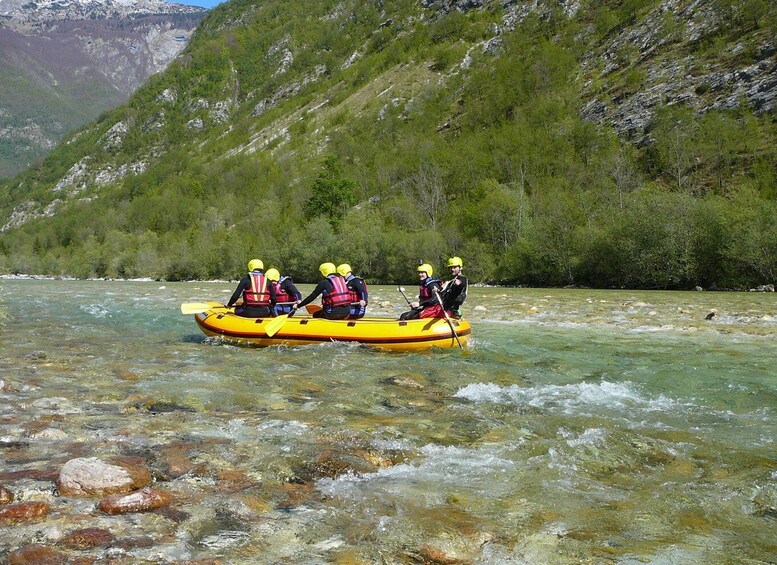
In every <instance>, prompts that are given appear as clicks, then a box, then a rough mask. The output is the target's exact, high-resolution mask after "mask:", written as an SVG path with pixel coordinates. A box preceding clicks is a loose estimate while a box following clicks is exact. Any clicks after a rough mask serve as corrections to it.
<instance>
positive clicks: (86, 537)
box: [60, 528, 113, 549]
mask: <svg viewBox="0 0 777 565" xmlns="http://www.w3.org/2000/svg"><path fill="white" fill-rule="evenodd" d="M111 542H113V535H112V534H111V532H109V531H108V530H106V529H104V528H83V529H81V530H74V531H72V532H70V533H69V534H68V535H66V536H65V537H64V538H63V539H62V541H61V542H60V543H61V544H62V545H64V546H65V547H69V548H72V549H90V548H92V547H106V546H108V545H110V544H111Z"/></svg>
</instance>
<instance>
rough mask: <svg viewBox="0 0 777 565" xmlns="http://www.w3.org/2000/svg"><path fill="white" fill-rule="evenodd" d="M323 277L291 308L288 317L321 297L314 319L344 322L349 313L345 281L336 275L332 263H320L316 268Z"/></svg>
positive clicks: (348, 291) (349, 306)
mask: <svg viewBox="0 0 777 565" xmlns="http://www.w3.org/2000/svg"><path fill="white" fill-rule="evenodd" d="M318 270H319V271H320V272H321V276H322V277H324V280H322V281H321V282H320V283H318V284H317V285H316V288H314V289H313V292H311V293H310V294H309V295H308V296H307V298H305V300H303V301H302V302H297V303H296V304H294V306H292V307H291V312H290V315H293V314H294V313H295V312H296V311H297V309H298V308H301V307H303V306H307V305H308V304H310V303H311V302H313V301H314V300H315V299H316V298H317V297H318V296H319V295H321V306H323V308H321V310H318V311H317V312H314V313H313V317H314V318H326V319H328V320H345V319H346V318H347V317H348V316H349V315H350V313H351V291H350V290H348V287H347V286H346V285H345V279H344V278H343V277H342V276H340V275H339V274H337V269H336V268H335V264H334V263H321V266H320V267H319V268H318Z"/></svg>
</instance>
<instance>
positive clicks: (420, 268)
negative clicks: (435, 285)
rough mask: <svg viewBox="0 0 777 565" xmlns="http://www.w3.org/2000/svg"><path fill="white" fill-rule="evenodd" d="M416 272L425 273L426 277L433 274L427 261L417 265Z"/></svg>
mask: <svg viewBox="0 0 777 565" xmlns="http://www.w3.org/2000/svg"><path fill="white" fill-rule="evenodd" d="M418 272H419V273H426V276H427V277H431V276H432V275H433V274H434V269H432V266H431V265H430V264H429V263H424V264H423V265H418Z"/></svg>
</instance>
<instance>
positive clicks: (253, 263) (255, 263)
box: [248, 259, 264, 271]
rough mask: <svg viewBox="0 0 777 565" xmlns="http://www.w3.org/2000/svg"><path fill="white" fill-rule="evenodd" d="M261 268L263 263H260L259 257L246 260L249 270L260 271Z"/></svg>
mask: <svg viewBox="0 0 777 565" xmlns="http://www.w3.org/2000/svg"><path fill="white" fill-rule="evenodd" d="M262 269H264V263H262V260H261V259H251V260H250V261H249V262H248V270H249V271H261V270H262Z"/></svg>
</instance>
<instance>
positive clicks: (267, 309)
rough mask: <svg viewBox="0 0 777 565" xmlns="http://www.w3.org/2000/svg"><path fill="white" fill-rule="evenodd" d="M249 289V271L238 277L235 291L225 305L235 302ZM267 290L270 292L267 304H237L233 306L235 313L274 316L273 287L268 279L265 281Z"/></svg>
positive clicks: (245, 315)
mask: <svg viewBox="0 0 777 565" xmlns="http://www.w3.org/2000/svg"><path fill="white" fill-rule="evenodd" d="M254 272H258V273H259V274H261V275H263V274H264V273H262V272H261V271H254ZM250 289H251V273H248V274H246V275H243V278H242V279H240V282H239V283H238V285H237V288H236V289H235V292H233V293H232V298H230V299H229V302H227V306H228V307H231V306H232V305H233V304H234V303H235V302H237V300H238V298H240V297H241V296H243V292H244V291H246V290H250ZM267 290H268V291H269V292H270V305H269V306H245V305H243V306H237V307H236V308H235V314H237V315H238V316H242V317H243V318H270V317H273V316H275V312H274V311H273V306H274V305H275V288H273V285H272V283H270V281H267Z"/></svg>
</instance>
